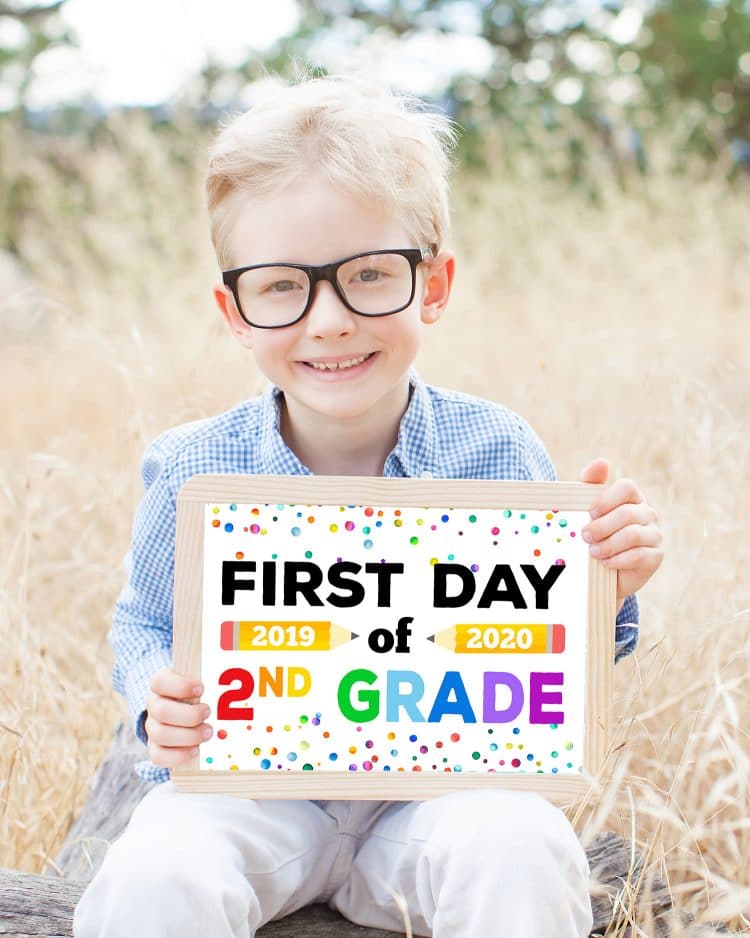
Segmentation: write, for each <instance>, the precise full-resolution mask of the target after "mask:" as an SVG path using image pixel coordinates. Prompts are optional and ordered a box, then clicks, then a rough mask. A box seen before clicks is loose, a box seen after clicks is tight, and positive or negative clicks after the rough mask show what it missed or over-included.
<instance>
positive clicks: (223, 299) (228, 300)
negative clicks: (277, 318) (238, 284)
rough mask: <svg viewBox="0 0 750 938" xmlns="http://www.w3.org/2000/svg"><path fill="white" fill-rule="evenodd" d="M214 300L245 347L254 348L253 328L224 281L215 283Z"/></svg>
mask: <svg viewBox="0 0 750 938" xmlns="http://www.w3.org/2000/svg"><path fill="white" fill-rule="evenodd" d="M213 292H214V300H215V301H216V305H217V306H218V307H219V310H220V312H221V315H222V317H223V319H224V322H225V323H226V324H227V326H228V327H229V331H230V332H231V333H232V335H233V336H234V337H235V339H237V341H238V342H239V343H240V345H241V346H242V347H243V348H247V349H249V348H252V329H251V327H250V326H248V324H247V323H246V322H245V320H244V319H243V318H242V316H240V313H239V310H238V309H237V304H236V303H235V302H234V297H233V296H232V291H231V290H230V289H229V287H227V286H224V284H223V283H216V284H214V291H213Z"/></svg>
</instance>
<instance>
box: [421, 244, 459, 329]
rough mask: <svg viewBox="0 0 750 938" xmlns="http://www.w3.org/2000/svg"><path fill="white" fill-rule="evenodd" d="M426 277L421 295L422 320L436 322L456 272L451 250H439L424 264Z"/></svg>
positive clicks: (446, 302)
mask: <svg viewBox="0 0 750 938" xmlns="http://www.w3.org/2000/svg"><path fill="white" fill-rule="evenodd" d="M425 270H426V272H427V277H426V280H425V284H424V293H423V296H422V322H423V323H425V324H429V323H433V322H437V321H438V319H440V314H441V313H442V311H443V310H444V309H445V307H446V305H447V304H448V300H449V298H450V295H451V287H452V286H453V276H454V274H455V272H456V257H455V255H454V254H453V253H452V252H451V251H441V252H440V253H439V254H438V256H437V257H436V258H434V260H432V261H430V262H429V263H428V264H425Z"/></svg>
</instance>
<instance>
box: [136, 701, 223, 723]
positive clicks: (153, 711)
mask: <svg viewBox="0 0 750 938" xmlns="http://www.w3.org/2000/svg"><path fill="white" fill-rule="evenodd" d="M146 710H147V711H148V714H149V716H150V717H153V719H154V720H158V722H159V723H167V724H169V725H170V726H199V725H200V724H201V723H203V721H204V720H205V719H206V718H207V717H208V715H209V713H210V712H211V708H210V707H209V706H208V705H207V704H189V703H181V702H180V701H177V700H173V699H171V698H169V697H160V696H159V695H157V694H151V696H150V697H149V698H148V702H147V703H146Z"/></svg>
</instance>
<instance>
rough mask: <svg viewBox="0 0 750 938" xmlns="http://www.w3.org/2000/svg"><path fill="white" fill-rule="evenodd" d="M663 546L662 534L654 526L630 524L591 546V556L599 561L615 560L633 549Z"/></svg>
mask: <svg viewBox="0 0 750 938" xmlns="http://www.w3.org/2000/svg"><path fill="white" fill-rule="evenodd" d="M660 546H661V533H660V532H659V529H658V528H656V527H653V526H650V525H649V526H646V525H642V524H629V525H628V526H627V527H625V528H620V529H619V530H618V531H616V532H615V533H614V534H613V535H612V536H611V537H607V538H605V539H604V540H602V541H599V542H598V543H597V544H593V545H592V546H591V556H592V557H596V558H598V559H599V560H606V559H608V558H611V557H612V558H613V557H615V556H616V555H619V554H621V553H623V552H624V551H630V550H632V549H633V548H639V547H644V548H650V547H660Z"/></svg>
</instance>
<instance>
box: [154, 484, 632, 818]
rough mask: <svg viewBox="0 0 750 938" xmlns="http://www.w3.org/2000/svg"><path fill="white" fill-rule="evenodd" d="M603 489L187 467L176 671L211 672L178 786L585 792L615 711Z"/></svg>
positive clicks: (179, 534) (287, 791)
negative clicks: (596, 510) (203, 720)
mask: <svg viewBox="0 0 750 938" xmlns="http://www.w3.org/2000/svg"><path fill="white" fill-rule="evenodd" d="M600 488H601V486H594V485H587V484H582V483H566V482H543V483H536V482H494V481H464V480H436V479H390V478H389V479H384V478H360V477H336V476H238V475H203V476H194V477H193V478H192V479H190V480H188V482H187V483H185V485H184V486H183V487H182V489H181V490H180V492H179V495H178V499H177V530H176V556H175V589H174V665H173V666H174V668H175V670H176V671H177V672H179V673H182V674H187V675H190V676H193V677H197V678H200V679H201V680H202V681H203V683H204V685H205V693H204V696H203V698H202V699H203V700H204V701H206V702H208V703H209V704H210V706H211V716H210V717H209V720H208V722H209V723H211V724H212V725H213V727H214V730H215V732H214V736H213V737H212V738H211V740H209V741H208V742H207V743H206V744H204V745H203V746H201V751H200V755H199V756H198V757H196V758H195V759H193V760H192V761H191V762H190V763H188V764H185V765H183V766H180V767H179V768H177V769H173V770H172V773H171V775H172V779H173V781H174V783H175V785H176V786H177V787H178V788H179V789H180V790H181V791H186V792H187V791H193V792H198V791H200V792H211V793H227V794H233V795H237V796H241V797H251V798H316V799H323V798H343V799H375V800H412V799H413V800H417V799H419V800H421V799H425V798H430V797H435V796H438V795H441V794H444V793H446V792H448V791H455V790H462V789H476V788H486V787H496V786H500V787H505V788H513V789H523V790H530V791H536V792H538V793H540V794H542V795H544V796H545V797H547V798H549V799H550V800H552V801H554V802H556V803H561V804H564V803H569V802H571V801H574V800H576V799H577V798H579V797H581V796H582V795H583V794H584V793H585V792H586V790H587V789H588V787H589V784H590V782H591V780H592V778H593V777H595V776H596V775H597V774H598V772H599V771H600V769H601V767H602V765H603V762H604V760H605V757H606V754H607V751H608V745H609V738H610V728H611V719H612V693H613V665H614V624H615V615H616V572H615V571H612V570H607V569H606V568H605V567H604V566H603V565H602V564H600V563H598V562H596V561H594V560H593V559H592V558H591V557H590V554H589V552H588V546H587V545H586V544H585V543H583V542H582V538H581V537H580V533H579V532H580V528H581V527H582V526H583V524H585V523H586V521H587V520H588V506H589V505H590V504H591V502H592V501H593V499H594V497H595V495H596V493H597V491H598V490H599V489H600ZM332 519H333V520H332ZM345 519H346V520H345ZM351 519H353V520H351ZM464 529H465V530H464ZM532 547H533V550H532ZM303 548H310V549H306V550H304V551H303ZM337 553H338V556H335V555H336V554H337ZM381 553H382V554H383V555H384V556H379V554H381ZM386 554H387V557H386V556H385V555H386ZM238 558H239V559H238ZM271 558H273V559H271ZM303 558H307V559H303ZM350 558H353V559H350ZM365 558H372V561H371V562H365ZM399 558H405V559H399ZM524 558H526V559H527V561H528V562H525V563H524V562H523V560H524ZM475 559H476V560H477V562H476V563H474V562H472V563H470V562H469V561H470V560H471V561H473V560H475ZM519 561H521V562H519ZM318 563H319V566H317V567H316V566H315V565H316V564H318ZM378 564H381V565H382V566H381V567H379V568H378V566H377V565H378ZM428 564H429V565H428ZM355 567H357V570H356V571H355ZM399 567H402V569H401V570H399V569H398V568H399ZM545 567H546V572H545ZM553 567H557V568H558V569H553ZM290 571H291V572H290ZM563 572H564V573H565V575H563ZM558 584H560V585H559V586H558ZM563 586H564V588H563ZM326 591H328V592H326ZM425 596H431V600H430V602H427V603H426V601H425V598H424V597H425ZM420 597H421V599H420ZM280 598H281V599H282V603H283V602H284V601H286V603H287V605H286V606H284V605H282V604H280V603H279V599H280ZM355 600H356V602H355ZM529 600H533V601H532V602H531V605H530V602H529ZM291 603H293V604H294V608H293V611H290V610H291V608H292V607H291V606H290V605H289V604H291ZM334 603H335V604H336V606H335V608H334V607H333V605H332V604H334ZM204 606H205V613H204ZM344 606H345V607H346V608H342V607H344ZM321 607H322V608H321ZM355 607H358V608H355ZM397 607H398V608H397ZM498 607H502V608H500V609H499V608H498ZM334 616H335V618H336V620H337V621H338V622H339V623H341V622H342V617H343V625H342V624H338V625H337V624H336V623H334V622H333V617H334ZM219 617H220V618H221V621H217V619H218V618H219ZM352 617H353V618H352ZM565 618H567V619H568V620H569V621H567V622H566V621H561V619H565ZM204 619H206V623H207V624H204ZM363 622H364V623H365V626H364V628H363V627H362V623H363ZM332 623H333V624H332ZM352 623H354V624H352ZM355 625H356V628H355ZM451 630H452V631H451ZM204 632H205V636H204ZM324 633H325V635H324ZM336 636H338V637H336ZM342 636H343V637H342ZM352 636H354V638H352ZM426 640H429V641H426ZM321 642H323V644H321ZM509 642H510V645H508V643H509ZM269 643H272V644H269ZM273 643H275V644H273ZM337 643H338V644H337ZM545 643H546V644H545ZM303 644H304V645H305V647H302V645H303ZM522 646H523V647H522ZM473 651H478V652H479V653H478V654H471V653H470V652H473ZM300 662H301V663H300ZM410 665H411V666H413V667H416V666H417V665H418V668H419V670H417V671H414V670H410V669H409V667H410ZM378 666H379V668H378ZM511 666H512V668H513V670H510V669H511ZM347 668H348V669H349V670H346V669H347ZM383 668H387V669H388V670H387V671H386V676H385V678H383V676H382V674H381V671H382V669H383ZM441 668H443V676H442V678H441V677H440V669H441ZM480 668H485V670H484V671H480V670H479V669H480ZM488 668H489V669H490V670H487V669H488ZM534 668H536V669H537V670H534ZM542 668H546V669H548V670H541V669H542ZM549 668H557V669H558V670H552V671H550V670H549ZM311 669H312V670H311ZM559 669H562V670H559ZM217 670H218V671H221V673H220V674H217ZM527 671H528V673H527ZM238 674H240V677H237V675H238ZM243 674H244V676H243ZM247 675H249V677H248V676H247ZM339 675H342V676H341V678H340V680H339ZM352 675H354V676H355V677H352ZM394 675H395V677H394ZM519 675H520V676H519ZM336 680H339V683H338V685H337V696H336V697H333V696H332V695H333V687H334V683H335V681H336ZM235 681H237V682H239V684H240V687H239V688H234V686H233V685H234V682H235ZM285 681H286V685H285V684H284V682H285ZM300 682H301V683H300ZM438 682H439V683H438ZM467 682H468V683H467ZM524 682H525V688H524ZM355 685H356V686H355ZM223 687H229V688H230V689H231V693H230V691H222V688H223ZM285 688H286V689H285ZM436 688H437V691H436ZM428 691H429V693H428ZM386 694H387V696H386ZM259 695H263V696H262V697H261V696H259ZM292 697H295V698H297V699H295V700H294V703H292V702H291V698H292ZM480 697H481V700H480ZM303 698H307V699H303ZM332 699H333V700H334V701H336V702H337V705H338V711H337V712H335V711H336V708H335V706H333V705H332V703H331V701H332ZM431 700H432V701H433V702H432V705H431V707H430V701H431ZM498 700H499V701H500V704H498ZM243 701H244V704H248V705H251V704H252V705H253V706H244V704H243ZM238 703H240V704H243V705H242V706H238ZM233 704H234V706H233ZM554 707H560V708H564V709H560V710H555V709H552V708H554ZM274 708H275V709H274ZM284 708H286V709H284ZM290 708H291V709H290ZM376 708H377V712H375V711H376ZM428 708H430V709H429V711H428ZM303 710H304V711H305V713H302V711H303ZM381 710H383V711H384V712H383V714H382V715H381ZM526 710H528V719H526V717H524V718H521V717H520V714H521V713H522V712H523V713H526ZM219 711H221V712H219ZM250 713H252V716H251V717H248V716H247V714H250ZM290 713H292V714H293V715H292V716H291V717H290V716H289V714H290ZM373 713H375V715H374V716H373ZM478 713H479V716H477V714H478ZM218 715H221V716H222V717H224V718H225V717H227V716H230V717H231V720H226V719H222V720H218V719H217V716H218ZM554 716H558V717H563V720H562V721H561V722H555V721H553V720H552V717H554ZM402 717H405V719H404V720H403V725H402ZM472 717H473V718H474V719H473V720H472ZM480 717H481V719H480ZM283 720H286V723H285V724H284V725H283V727H282V722H281V721H283ZM511 723H512V724H513V726H512V727H511V725H510V724H511ZM325 727H328V728H329V729H325ZM357 727H359V728H357ZM389 727H390V729H389ZM240 730H242V732H240ZM329 730H330V731H329ZM560 730H562V732H560ZM407 731H409V732H408V735H407ZM512 733H515V734H516V736H513V735H512ZM547 733H549V735H545V734H547ZM523 740H526V741H527V742H523ZM347 744H348V745H347ZM389 746H390V747H391V748H388V747H389ZM368 747H369V748H368ZM532 749H536V750H538V751H537V752H532V751H531V750H532ZM230 750H231V751H230ZM206 753H210V755H206ZM394 753H395V755H393V756H392V755H391V754H394ZM350 754H351V755H350ZM350 759H351V762H350V764H349V765H347V762H348V761H349V760H350ZM292 760H294V761H292ZM332 760H333V761H332ZM571 760H573V761H571Z"/></svg>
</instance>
